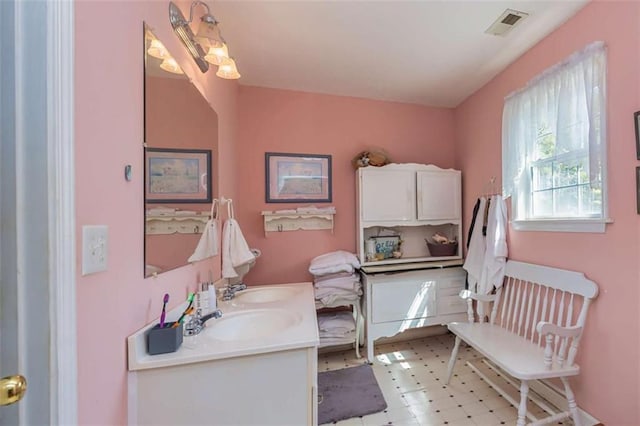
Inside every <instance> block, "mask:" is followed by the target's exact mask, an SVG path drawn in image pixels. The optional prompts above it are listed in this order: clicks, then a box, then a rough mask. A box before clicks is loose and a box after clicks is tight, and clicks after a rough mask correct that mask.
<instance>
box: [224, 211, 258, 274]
mask: <svg viewBox="0 0 640 426" xmlns="http://www.w3.org/2000/svg"><path fill="white" fill-rule="evenodd" d="M227 203H228V204H227V209H228V215H229V218H228V219H227V220H226V221H225V223H224V226H223V228H222V276H223V277H224V278H235V277H237V276H238V274H237V273H236V270H235V268H237V267H239V266H241V265H244V264H245V263H249V262H252V261H253V260H255V258H256V256H255V255H254V254H253V253H252V252H251V250H249V246H248V245H247V241H246V240H245V239H244V236H243V235H242V231H241V230H240V225H239V224H238V221H237V220H235V219H234V218H233V207H232V206H231V200H228V201H227Z"/></svg>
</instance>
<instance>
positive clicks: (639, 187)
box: [636, 167, 640, 214]
mask: <svg viewBox="0 0 640 426" xmlns="http://www.w3.org/2000/svg"><path fill="white" fill-rule="evenodd" d="M636 212H637V213H638V214H640V167H636Z"/></svg>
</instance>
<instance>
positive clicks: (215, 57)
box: [204, 43, 229, 65]
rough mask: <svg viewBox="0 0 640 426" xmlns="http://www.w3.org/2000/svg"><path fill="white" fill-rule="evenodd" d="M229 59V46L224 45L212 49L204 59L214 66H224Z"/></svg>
mask: <svg viewBox="0 0 640 426" xmlns="http://www.w3.org/2000/svg"><path fill="white" fill-rule="evenodd" d="M227 58H229V49H227V45H226V44H225V43H222V46H220V47H210V48H209V52H208V53H207V55H206V56H205V57H204V59H205V60H206V61H207V62H209V63H210V64H213V65H222V63H223V62H224V60H225V59H227Z"/></svg>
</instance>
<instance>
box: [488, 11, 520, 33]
mask: <svg viewBox="0 0 640 426" xmlns="http://www.w3.org/2000/svg"><path fill="white" fill-rule="evenodd" d="M527 16H529V14H528V13H524V12H519V11H517V10H513V9H507V10H505V11H504V12H503V13H502V15H500V16H499V17H498V19H496V20H495V22H494V23H493V24H491V26H490V27H489V28H487V30H486V31H485V33H487V34H493V35H497V36H505V35H507V33H508V32H509V31H511V29H512V28H513V27H515V26H516V25H518V24H519V23H520V22H522V20H523V19H524V18H526V17H527Z"/></svg>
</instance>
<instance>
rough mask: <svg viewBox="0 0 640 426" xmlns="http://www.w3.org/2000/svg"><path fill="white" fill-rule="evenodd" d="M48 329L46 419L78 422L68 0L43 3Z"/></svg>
mask: <svg viewBox="0 0 640 426" xmlns="http://www.w3.org/2000/svg"><path fill="white" fill-rule="evenodd" d="M47 6H48V7H47V16H46V21H47V46H46V51H47V84H46V87H47V133H48V137H47V139H48V144H47V147H48V149H47V162H48V165H49V173H48V174H49V175H48V178H49V179H48V181H49V182H48V184H49V192H48V194H49V197H48V200H47V204H48V212H49V248H50V251H49V253H50V258H49V267H50V277H49V296H50V300H49V307H50V311H49V312H50V317H51V324H52V325H53V326H52V327H51V328H50V330H49V337H50V342H51V345H50V353H49V360H50V366H51V387H50V409H51V420H52V424H60V425H62V424H77V423H78V373H77V372H78V361H77V358H78V356H77V346H78V345H77V327H76V321H77V316H76V303H77V299H76V267H75V263H76V262H75V259H76V244H75V241H76V228H75V222H76V221H75V166H74V162H75V155H74V113H73V112H74V105H75V102H74V36H75V32H74V2H73V1H65V0H56V1H51V2H48V3H47Z"/></svg>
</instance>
